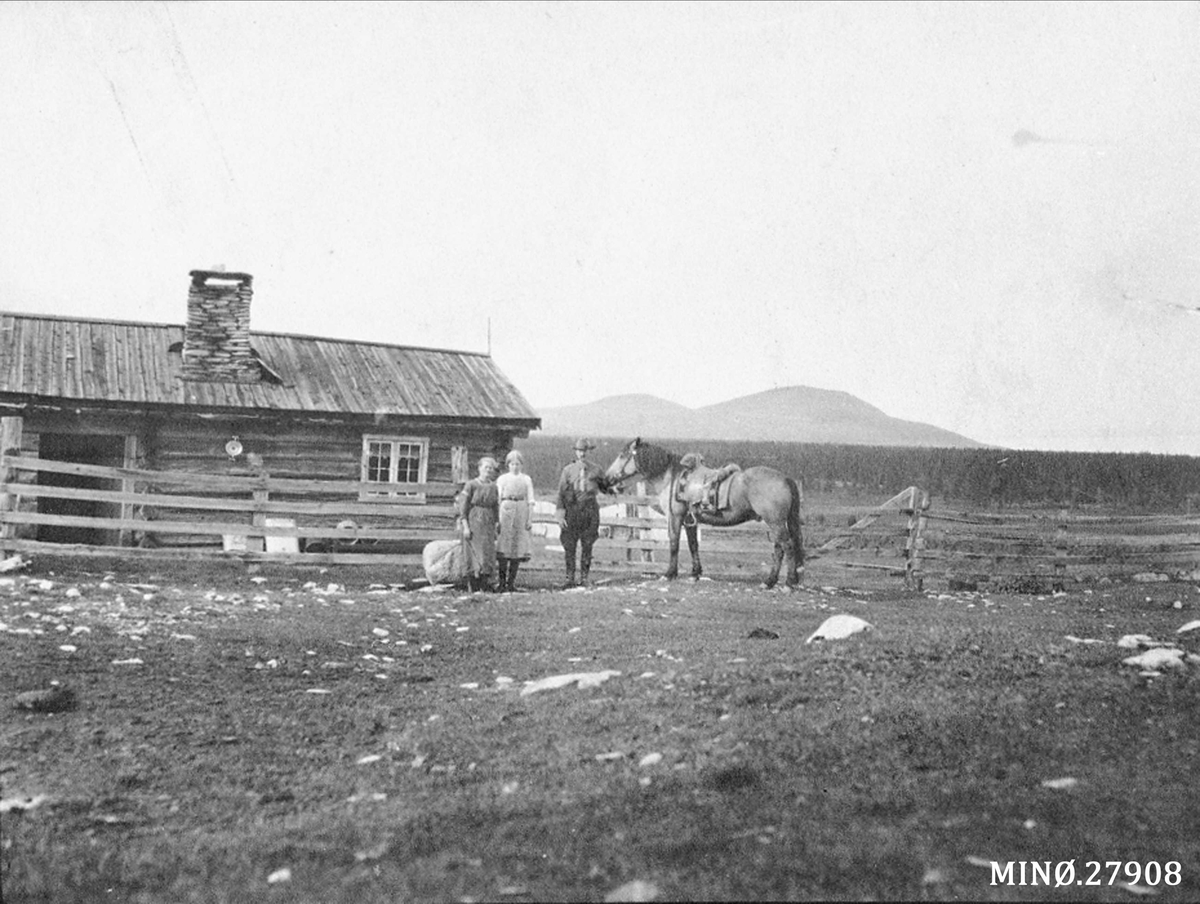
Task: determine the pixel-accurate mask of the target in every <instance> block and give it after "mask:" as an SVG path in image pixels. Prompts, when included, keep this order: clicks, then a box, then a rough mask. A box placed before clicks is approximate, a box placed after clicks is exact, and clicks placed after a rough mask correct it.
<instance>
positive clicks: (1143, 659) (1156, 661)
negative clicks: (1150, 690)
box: [1121, 647, 1183, 670]
mask: <svg viewBox="0 0 1200 904" xmlns="http://www.w3.org/2000/svg"><path fill="white" fill-rule="evenodd" d="M1121 662H1123V663H1124V664H1125V665H1132V666H1135V667H1137V668H1139V669H1151V670H1154V669H1161V668H1168V669H1181V668H1183V650H1177V649H1173V648H1170V647H1155V648H1154V649H1153V650H1147V651H1146V652H1145V653H1139V654H1138V655H1137V656H1130V657H1128V658H1127V659H1122V660H1121Z"/></svg>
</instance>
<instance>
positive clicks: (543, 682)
mask: <svg viewBox="0 0 1200 904" xmlns="http://www.w3.org/2000/svg"><path fill="white" fill-rule="evenodd" d="M620 674H621V673H620V672H616V671H613V670H612V669H605V670H604V671H602V672H572V673H571V674H569V675H551V676H550V677H548V678H542V679H540V680H538V681H527V682H525V686H524V687H523V688H521V696H522V697H527V696H528V695H530V694H536V693H537V692H538V691H549V690H556V689H557V688H560V687H566V686H567V685H568V684H578V685H579V687H580V688H581V689H583V688H589V687H599V686H600V685H601V684H603V683H604V682H605V681H607V680H608V679H609V678H614V677H616V676H617V675H620Z"/></svg>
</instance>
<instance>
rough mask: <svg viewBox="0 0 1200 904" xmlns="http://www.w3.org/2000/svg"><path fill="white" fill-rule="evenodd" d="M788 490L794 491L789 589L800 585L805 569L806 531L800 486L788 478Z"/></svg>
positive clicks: (790, 512)
mask: <svg viewBox="0 0 1200 904" xmlns="http://www.w3.org/2000/svg"><path fill="white" fill-rule="evenodd" d="M788 489H790V490H791V491H792V504H791V506H789V508H788V518H787V538H788V547H789V552H790V553H791V555H790V556H789V557H788V558H789V560H790V561H791V566H790V567H789V570H788V579H787V584H788V587H798V586H799V585H800V572H801V571H802V570H803V568H804V530H803V528H801V526H800V495H801V494H800V485H799V484H797V483H796V482H795V481H794V480H792V479H791V478H788Z"/></svg>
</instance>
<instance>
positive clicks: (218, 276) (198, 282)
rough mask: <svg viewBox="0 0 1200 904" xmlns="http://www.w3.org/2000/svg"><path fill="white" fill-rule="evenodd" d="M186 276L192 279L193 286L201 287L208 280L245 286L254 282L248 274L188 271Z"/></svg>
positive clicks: (221, 271) (222, 271)
mask: <svg viewBox="0 0 1200 904" xmlns="http://www.w3.org/2000/svg"><path fill="white" fill-rule="evenodd" d="M188 276H190V277H191V278H192V285H193V286H203V285H205V284H206V283H207V282H208V281H209V280H210V279H212V280H217V281H220V282H235V283H240V284H241V285H245V286H248V285H250V283H251V282H253V281H254V277H253V276H251V275H250V274H249V273H227V272H225V271H224V270H189V271H188Z"/></svg>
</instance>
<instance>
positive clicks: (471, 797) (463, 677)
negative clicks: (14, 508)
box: [0, 561, 1200, 902]
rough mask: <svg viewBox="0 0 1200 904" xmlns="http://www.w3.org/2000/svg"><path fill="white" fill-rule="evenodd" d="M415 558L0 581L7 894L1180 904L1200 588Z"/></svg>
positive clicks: (1188, 875) (47, 570) (21, 575)
mask: <svg viewBox="0 0 1200 904" xmlns="http://www.w3.org/2000/svg"><path fill="white" fill-rule="evenodd" d="M413 577H414V576H413V575H411V574H410V575H404V574H396V573H371V572H367V571H363V570H355V569H344V570H342V571H337V572H333V571H325V570H318V569H311V570H310V571H308V572H304V573H297V572H295V571H294V570H284V569H279V570H271V569H264V570H261V571H259V572H257V573H248V572H247V571H246V570H245V569H244V568H242V567H240V566H229V567H215V568H214V567H207V568H202V567H198V566H186V567H185V566H181V567H169V568H167V567H154V568H150V569H146V570H121V569H112V566H111V563H96V564H86V563H85V564H83V565H80V564H68V563H62V562H51V561H41V562H35V563H34V566H33V567H32V568H30V569H26V570H23V571H20V572H14V573H9V574H5V575H0V652H2V656H0V695H2V704H3V706H4V708H5V712H6V716H5V718H4V720H3V727H2V728H0V741H2V742H3V744H2V750H3V752H2V753H0V782H2V785H0V788H2V790H0V799H2V800H3V803H4V812H3V813H2V814H0V820H2V823H0V824H2V827H3V850H2V854H3V861H2V865H3V882H4V893H5V894H4V900H5V901H6V902H10V901H64V900H126V901H269V900H287V901H314V902H315V901H385V900H386V901H393V900H422V901H423V900H462V901H473V900H513V901H521V900H650V899H655V898H657V899H662V900H670V899H691V900H732V899H737V900H760V899H777V900H779V899H783V900H813V899H821V900H824V899H843V898H864V897H869V898H876V899H891V900H908V899H914V898H922V899H927V900H953V899H964V898H965V899H981V898H984V899H995V900H1041V899H1046V898H1051V897H1053V898H1054V899H1055V900H1059V899H1061V900H1129V899H1131V898H1134V897H1138V896H1147V897H1148V896H1152V895H1153V896H1155V897H1156V899H1158V900H1191V899H1195V898H1196V897H1198V896H1200V874H1198V873H1197V871H1198V870H1200V849H1198V842H1197V840H1196V839H1198V838H1200V822H1198V817H1197V813H1198V812H1200V809H1198V808H1197V806H1196V805H1197V803H1200V801H1198V800H1197V797H1198V795H1197V793H1196V791H1195V783H1194V775H1193V773H1194V770H1193V769H1192V767H1191V766H1190V765H1189V764H1192V763H1194V762H1195V761H1196V756H1197V754H1198V753H1200V727H1198V725H1197V722H1196V719H1195V713H1196V711H1197V704H1198V703H1200V680H1197V677H1196V676H1197V670H1198V669H1200V665H1198V664H1197V662H1196V661H1193V660H1189V659H1188V658H1187V657H1188V656H1192V657H1195V656H1196V653H1197V649H1198V644H1197V642H1196V639H1197V638H1200V630H1198V631H1195V632H1185V633H1183V634H1178V633H1176V632H1177V630H1178V628H1180V627H1182V626H1183V625H1184V624H1186V623H1187V622H1189V621H1191V620H1194V619H1196V618H1197V617H1200V592H1198V590H1197V588H1196V587H1195V586H1193V585H1191V584H1182V583H1164V584H1154V585H1145V586H1143V585H1110V586H1097V587H1089V588H1076V589H1073V590H1072V591H1071V592H1069V593H1066V594H1061V595H1053V596H1041V597H1036V596H1022V595H1007V596H1005V595H995V594H987V593H955V594H951V593H944V592H938V591H929V592H927V593H905V592H903V591H902V590H900V589H898V588H897V587H896V586H895V582H893V583H892V585H891V588H890V589H889V590H880V589H867V590H864V589H862V588H861V587H851V586H848V585H846V584H840V585H837V584H821V583H819V582H810V583H809V584H807V585H806V586H805V588H803V589H802V590H800V591H798V592H795V593H787V592H785V591H781V590H776V591H773V592H770V593H768V592H766V591H763V590H762V589H760V588H759V586H758V585H757V583H755V582H751V581H729V580H726V581H721V580H704V581H701V582H698V583H696V582H691V581H678V582H674V583H670V584H668V583H667V582H662V581H658V580H643V579H637V578H611V579H608V580H605V581H603V582H602V583H600V584H598V585H597V586H595V587H593V588H591V589H588V590H579V591H562V590H559V589H555V587H554V585H555V583H556V582H557V580H558V576H557V575H554V574H549V573H546V574H532V575H529V576H527V579H526V586H525V590H524V592H521V593H517V594H510V595H503V596H491V595H467V594H463V593H460V592H458V591H454V590H446V589H431V588H427V587H424V586H422V583H421V582H419V581H414V580H413ZM834 614H842V615H850V616H854V617H857V618H862V619H865V620H866V621H868V622H869V623H870V624H871V626H872V627H871V629H870V630H867V631H864V632H862V633H861V634H860V635H856V636H853V637H850V638H847V639H845V640H842V641H829V642H825V643H813V644H806V643H805V640H806V639H807V638H808V637H809V636H810V635H811V634H813V632H814V631H816V629H817V628H818V627H819V626H820V625H821V624H822V622H823V621H824V620H825V619H826V618H828V617H829V616H831V615H834ZM1136 634H1143V635H1146V636H1147V638H1148V639H1149V641H1150V642H1152V643H1157V642H1162V643H1170V644H1173V645H1175V646H1178V647H1179V648H1180V649H1182V650H1183V651H1184V654H1183V656H1184V658H1183V659H1182V665H1180V666H1179V667H1178V668H1170V667H1167V668H1161V669H1159V670H1152V669H1140V668H1136V667H1131V666H1127V665H1123V664H1122V659H1124V658H1126V657H1128V656H1130V655H1133V654H1135V653H1138V652H1139V651H1144V650H1145V649H1146V647H1144V646H1143V647H1136V646H1135V647H1130V648H1125V647H1120V646H1118V643H1117V642H1118V641H1119V640H1120V639H1121V638H1122V637H1124V636H1126V635H1136ZM1148 672H1157V673H1156V674H1144V673H1148ZM570 675H577V676H584V677H583V678H582V679H575V680H571V681H565V679H564V682H565V683H563V684H561V685H559V686H555V687H547V688H545V689H543V690H536V691H532V692H531V691H529V688H531V687H534V686H535V685H534V683H535V682H538V681H545V680H546V679H553V678H556V677H557V678H562V676H570ZM551 683H553V682H551ZM1072 859H1074V863H1075V864H1076V865H1075V867H1074V868H1075V869H1076V870H1077V871H1078V872H1079V875H1080V878H1081V882H1082V880H1084V879H1088V878H1090V877H1089V876H1088V875H1087V874H1086V873H1084V870H1085V864H1086V863H1087V862H1088V861H1096V862H1110V861H1116V862H1118V864H1119V865H1120V869H1121V870H1127V869H1128V870H1129V871H1128V872H1122V873H1121V874H1120V875H1118V876H1116V877H1113V876H1110V873H1109V871H1108V870H1107V869H1105V870H1104V872H1103V874H1102V876H1100V877H1099V878H1101V879H1102V880H1103V881H1097V882H1096V883H1095V884H1079V885H1077V886H1071V887H1056V888H1046V887H1045V886H1044V885H1043V886H1039V885H1037V884H1036V883H1035V884H1034V885H1032V886H1031V885H1028V884H1026V885H1024V886H1022V885H1019V884H1016V882H1015V877H1016V874H1015V873H1014V881H1012V882H1008V883H1006V882H1003V881H1002V882H1000V883H995V882H994V881H993V879H994V873H993V870H992V867H991V866H990V864H992V863H993V862H996V863H999V864H1005V863H1008V862H1010V861H1011V862H1014V863H1020V862H1025V861H1028V862H1034V861H1037V862H1052V864H1055V865H1056V864H1058V863H1060V862H1066V861H1068V860H1072ZM1151 861H1153V862H1155V863H1156V864H1158V865H1157V866H1156V867H1154V869H1155V870H1158V871H1162V870H1171V872H1169V873H1164V874H1163V875H1161V876H1160V875H1157V874H1155V875H1154V876H1153V877H1152V876H1151V875H1150V873H1148V872H1145V870H1149V869H1150V867H1149V866H1148V864H1149V863H1150V862H1151ZM1171 863H1174V864H1175V866H1174V867H1171V866H1169V864H1171ZM1128 864H1136V865H1137V870H1138V875H1137V876H1136V879H1135V877H1134V876H1133V873H1132V867H1131V866H1128ZM1091 878H1095V877H1091ZM1151 878H1153V879H1154V882H1153V883H1151V882H1150V879H1151Z"/></svg>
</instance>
